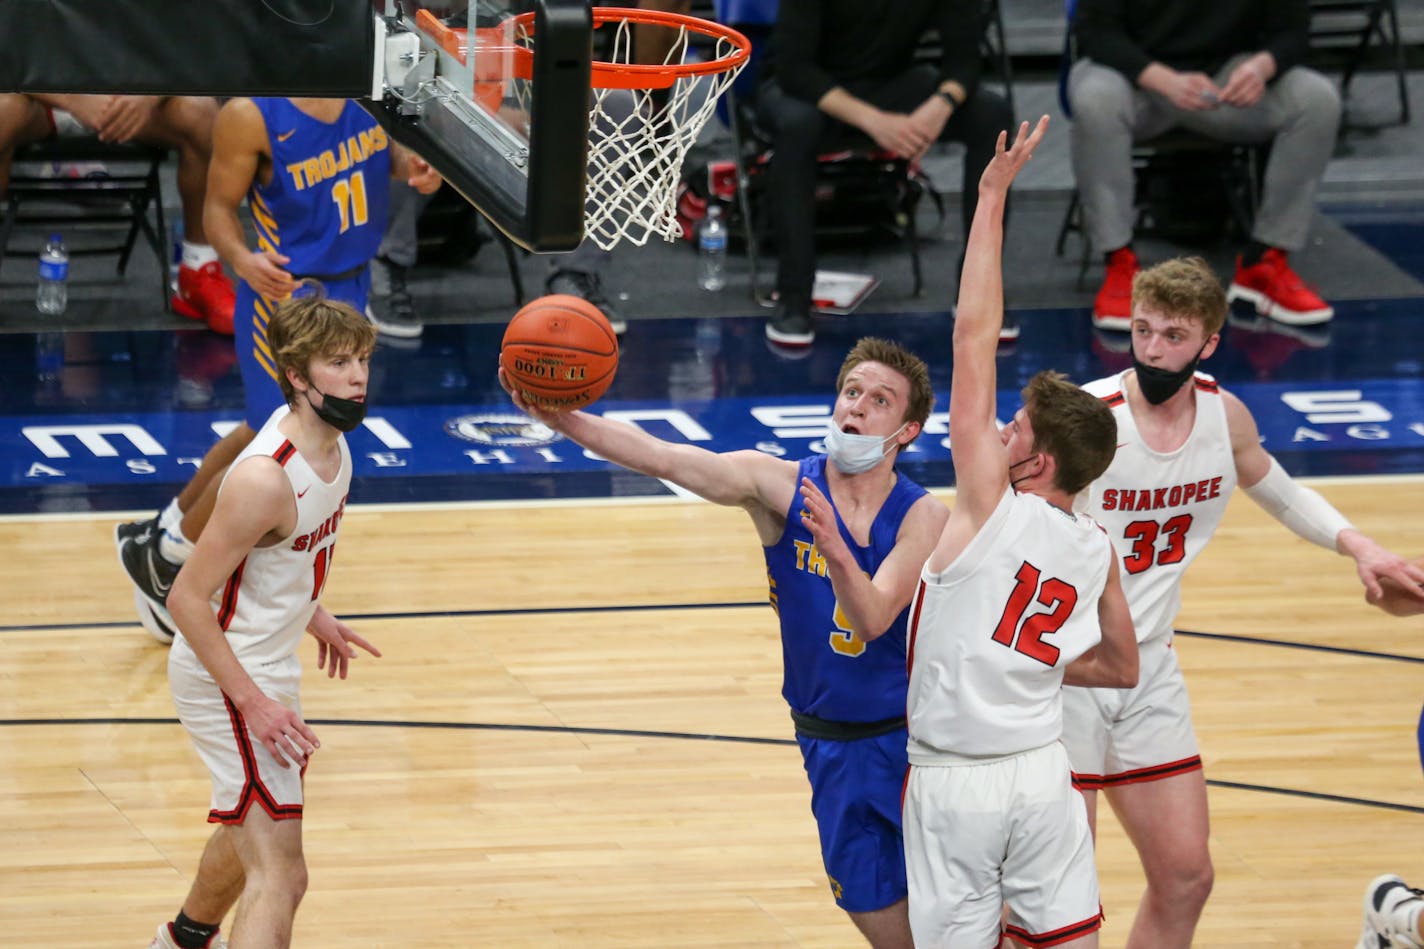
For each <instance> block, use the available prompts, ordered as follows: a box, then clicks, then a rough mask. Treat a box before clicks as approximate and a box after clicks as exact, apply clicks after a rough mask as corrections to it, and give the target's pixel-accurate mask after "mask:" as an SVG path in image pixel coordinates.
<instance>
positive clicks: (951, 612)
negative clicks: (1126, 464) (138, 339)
mask: <svg viewBox="0 0 1424 949" xmlns="http://www.w3.org/2000/svg"><path fill="white" fill-rule="evenodd" d="M1112 558H1113V550H1112V545H1111V544H1110V543H1109V542H1108V539H1107V537H1106V536H1105V535H1104V534H1103V531H1102V528H1100V527H1099V526H1098V525H1097V524H1096V523H1094V522H1093V520H1092V519H1091V518H1089V517H1087V516H1085V515H1082V514H1073V513H1070V512H1068V511H1064V510H1061V509H1060V508H1056V507H1054V506H1053V505H1051V504H1049V503H1048V502H1047V501H1045V500H1043V499H1042V498H1040V497H1038V496H1037V495H1033V494H1017V493H1015V492H1014V491H1013V490H1012V489H1007V490H1005V492H1004V496H1003V497H1002V498H1001V499H1000V500H999V504H998V506H997V507H995V508H994V512H993V514H991V515H990V516H989V519H988V520H987V521H985V522H984V526H983V527H981V528H980V529H979V532H978V533H977V534H975V535H974V538H973V539H972V540H971V541H970V542H969V545H968V546H967V547H965V548H964V550H963V552H961V553H960V555H959V556H958V557H956V558H955V559H954V562H953V563H951V564H950V565H949V566H948V567H947V568H945V569H944V570H943V571H942V572H940V573H932V572H931V571H930V570H929V569H928V565H926V568H925V570H924V571H923V572H922V573H921V575H920V586H919V589H918V590H917V591H916V593H915V598H914V600H913V602H911V604H910V642H909V664H910V692H909V697H908V699H907V701H906V713H907V715H908V718H909V728H910V743H909V752H910V762H911V763H912V764H928V765H933V764H945V763H952V762H955V761H961V760H964V759H970V758H988V757H1002V756H1007V755H1014V754H1019V753H1020V752H1024V751H1028V750H1030V749H1033V748H1039V747H1042V746H1044V745H1047V744H1050V743H1051V742H1054V741H1057V740H1058V737H1059V735H1060V734H1061V733H1062V730H1063V708H1062V701H1061V698H1060V692H1061V686H1062V684H1063V671H1064V669H1065V668H1066V667H1067V665H1068V663H1070V662H1072V661H1073V660H1074V659H1076V658H1078V657H1079V656H1081V655H1082V654H1083V653H1085V652H1087V651H1088V650H1089V649H1091V648H1092V647H1093V646H1095V645H1097V643H1098V641H1099V640H1101V638H1102V630H1101V628H1100V627H1099V625H1098V599H1099V598H1100V597H1101V596H1102V592H1103V586H1104V584H1105V583H1106V582H1107V575H1108V569H1109V568H1110V566H1111V564H1112Z"/></svg>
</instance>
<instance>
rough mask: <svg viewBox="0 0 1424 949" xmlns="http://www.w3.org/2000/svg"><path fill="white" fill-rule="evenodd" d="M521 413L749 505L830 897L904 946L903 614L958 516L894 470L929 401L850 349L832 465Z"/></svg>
mask: <svg viewBox="0 0 1424 949" xmlns="http://www.w3.org/2000/svg"><path fill="white" fill-rule="evenodd" d="M500 382H501V384H503V385H504V387H505V390H506V391H508V392H509V393H510V397H511V398H512V399H513V400H514V403H515V405H517V406H518V407H519V408H521V409H522V410H524V411H525V412H527V413H528V414H529V415H531V416H532V417H534V418H536V419H538V420H539V421H540V422H543V423H544V424H545V425H547V426H549V427H550V428H551V429H554V430H555V431H557V432H559V433H561V434H562V435H563V436H564V437H566V438H569V439H571V440H572V441H574V442H577V443H578V444H580V445H582V446H584V447H585V448H589V449H591V450H593V451H594V452H597V453H598V454H599V455H600V456H602V457H603V458H606V459H608V460H609V461H611V462H613V463H614V464H618V465H622V466H623V467H625V468H631V469H632V470H634V471H640V472H642V473H643V474H647V475H651V476H653V477H655V478H661V479H663V480H666V481H671V482H674V483H676V484H678V485H681V486H682V487H683V488H685V489H687V490H689V491H691V492H693V493H694V494H697V495H699V496H700V497H703V498H705V499H707V500H708V501H711V502H713V503H715V504H723V505H727V506H731V507H742V508H745V509H746V511H747V513H748V514H749V515H750V516H751V519H752V524H753V526H754V527H755V528H756V532H757V537H758V538H760V540H761V543H762V548H763V552H764V554H765V556H766V565H767V576H768V578H769V581H770V584H771V591H770V593H771V604H772V607H773V608H774V609H775V610H776V612H777V616H778V617H779V619H780V623H781V643H782V659H783V663H784V666H785V670H784V680H783V685H782V695H783V696H784V697H785V698H786V702H787V704H788V705H790V706H791V718H792V721H793V722H794V723H795V727H796V740H797V743H798V744H799V745H800V746H801V754H802V758H803V759H804V761H805V765H806V774H807V776H808V777H809V778H810V781H811V811H812V813H813V814H814V815H815V817H816V824H817V827H818V828H819V829H820V837H821V857H822V860H823V862H824V864H825V867H826V874H827V876H828V877H829V878H830V884H831V892H832V893H833V894H834V895H835V899H836V903H837V904H839V905H840V907H841V908H842V909H844V910H845V911H846V912H847V913H848V914H850V917H851V919H852V921H853V922H854V923H855V925H856V926H857V927H858V928H859V929H860V931H861V932H862V933H863V934H864V935H865V937H866V939H867V940H869V942H870V944H871V945H872V946H874V947H876V949H910V947H911V945H912V943H911V939H910V924H909V916H908V913H907V910H906V893H907V889H906V884H905V853H904V843H903V840H902V836H901V831H900V788H901V785H902V783H903V781H904V778H905V771H906V768H907V759H906V751H905V747H906V744H905V743H906V730H905V693H906V688H907V681H908V680H907V674H906V671H905V627H906V607H907V606H908V604H909V602H910V597H911V596H912V595H913V594H914V590H915V584H916V582H917V581H918V580H919V575H920V568H921V566H922V565H923V564H924V562H925V559H926V557H928V556H929V553H930V551H931V550H932V549H933V548H934V544H935V541H936V540H937V539H938V538H939V534H940V530H941V529H942V528H943V526H944V524H945V521H946V519H947V518H948V516H949V512H948V510H947V509H946V508H945V506H944V505H943V504H942V503H940V501H939V500H937V499H936V498H934V497H933V496H931V495H929V494H927V493H926V492H925V490H924V488H922V487H920V486H919V485H917V484H915V483H914V482H912V481H910V480H909V479H908V478H906V477H905V476H904V475H902V474H900V473H899V472H897V471H896V470H895V459H896V458H897V457H898V456H899V454H900V451H901V450H902V449H904V448H905V447H906V446H907V445H909V444H910V443H911V442H913V441H914V440H915V438H916V437H918V436H919V434H920V432H921V430H922V429H923V428H924V424H925V420H926V419H927V418H929V414H930V408H931V406H932V404H933V402H934V393H933V391H932V390H931V388H930V379H929V370H928V369H927V368H926V367H925V364H924V363H923V362H922V361H920V359H918V358H917V357H916V356H914V355H912V354H911V353H909V352H907V351H906V350H904V349H902V348H901V347H900V346H898V345H896V344H894V343H890V342H886V341H884V340H879V339H869V338H867V339H862V340H860V341H859V342H858V343H856V345H855V347H854V348H853V349H851V351H850V353H849V354H848V355H847V356H846V358H845V362H844V363H843V364H842V365H841V370H840V374H839V376H838V378H837V380H836V393H837V394H836V401H835V407H834V409H833V411H832V415H831V424H830V426H829V428H828V429H827V432H826V439H825V445H826V455H825V456H822V455H813V456H812V457H809V458H805V459H802V460H801V461H799V462H795V461H788V460H786V459H783V458H777V457H774V456H772V455H768V454H766V453H764V452H760V451H751V450H746V451H732V452H723V453H721V454H718V453H714V452H710V451H707V450H705V449H702V448H698V447H695V446H693V445H679V444H672V443H669V442H665V441H663V440H661V439H659V438H655V437H654V436H652V435H650V434H648V433H647V432H645V431H643V430H642V429H640V428H637V427H635V426H633V425H629V424H626V423H623V422H618V421H613V420H611V419H607V418H602V417H600V416H597V415H592V414H589V413H587V412H565V413H557V414H555V413H549V412H544V411H541V410H539V409H537V408H535V407H534V406H532V405H529V404H528V403H527V402H525V401H524V400H523V399H522V398H521V397H520V396H519V395H518V394H517V393H516V392H515V391H514V390H513V389H512V387H511V384H510V382H509V380H508V379H507V377H506V376H505V375H504V372H503V370H501V372H500Z"/></svg>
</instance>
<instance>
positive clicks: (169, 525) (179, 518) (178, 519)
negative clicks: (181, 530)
mask: <svg viewBox="0 0 1424 949" xmlns="http://www.w3.org/2000/svg"><path fill="white" fill-rule="evenodd" d="M182 522H183V512H182V510H180V509H179V507H178V499H177V498H176V497H175V498H174V499H173V500H171V501H169V502H168V506H167V507H165V508H164V509H163V510H162V511H160V512H159V514H158V529H159V530H160V531H166V530H177V529H178V525H179V524H181V523H182Z"/></svg>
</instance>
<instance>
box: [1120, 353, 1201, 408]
mask: <svg viewBox="0 0 1424 949" xmlns="http://www.w3.org/2000/svg"><path fill="white" fill-rule="evenodd" d="M1205 350H1206V343H1202V348H1201V349H1198V350H1197V354H1196V355H1195V356H1194V357H1192V361H1191V362H1189V363H1187V364H1186V365H1185V366H1183V367H1182V368H1181V369H1178V370H1177V371H1176V372H1171V371H1170V370H1167V369H1158V368H1157V367H1156V366H1149V365H1147V364H1146V363H1144V362H1142V361H1141V360H1140V359H1138V358H1137V347H1136V346H1134V347H1133V348H1132V368H1133V369H1134V370H1136V372H1137V387H1138V388H1139V389H1141V390H1142V397H1143V398H1144V399H1146V400H1147V401H1148V402H1151V403H1152V404H1153V405H1161V404H1162V403H1163V402H1166V401H1167V400H1168V399H1170V398H1171V397H1172V396H1174V395H1176V394H1177V390H1178V389H1180V388H1181V387H1182V385H1183V384H1184V383H1185V382H1186V381H1187V380H1188V379H1190V378H1191V377H1192V373H1194V372H1196V371H1197V365H1198V364H1199V363H1200V362H1201V358H1202V353H1203V352H1204V351H1205Z"/></svg>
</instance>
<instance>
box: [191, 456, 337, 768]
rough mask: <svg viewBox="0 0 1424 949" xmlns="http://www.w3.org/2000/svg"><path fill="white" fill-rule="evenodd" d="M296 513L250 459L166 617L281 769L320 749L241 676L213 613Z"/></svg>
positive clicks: (232, 477)
mask: <svg viewBox="0 0 1424 949" xmlns="http://www.w3.org/2000/svg"><path fill="white" fill-rule="evenodd" d="M296 520H297V505H296V501H295V500H294V499H293V497H292V489H291V482H289V481H288V480H287V477H286V475H284V474H283V473H282V469H281V467H280V466H279V465H278V464H277V463H276V462H275V461H273V460H272V459H270V458H249V459H247V460H245V461H243V462H241V463H239V464H238V465H236V466H235V467H234V468H232V469H231V471H230V472H229V473H228V476H227V480H226V481H225V482H224V484H223V489H222V492H221V493H220V494H218V500H217V506H216V507H215V508H214V509H213V515H212V519H211V520H210V521H209V522H208V529H207V530H205V531H203V534H202V537H200V538H199V540H198V543H197V546H196V547H194V549H193V554H192V556H191V557H189V558H188V560H187V562H185V563H184V564H183V569H182V570H180V571H179V572H178V578H177V579H176V580H174V581H173V590H172V591H171V592H170V593H169V595H168V609H169V612H171V613H172V614H173V620H174V622H176V623H177V624H178V628H179V629H180V630H182V632H183V637H184V638H185V639H186V640H187V641H188V644H189V645H190V646H192V647H193V652H194V653H196V654H197V656H198V659H199V660H201V661H202V663H203V667H204V668H205V669H207V670H208V674H209V675H211V676H212V677H213V679H214V681H216V682H217V684H218V688H220V689H222V691H223V694H224V695H226V696H227V697H228V698H230V699H231V700H232V702H233V704H234V705H236V706H237V710H238V711H239V712H241V713H242V717H243V718H244V719H246V721H247V727H248V730H249V731H251V732H252V734H253V736H254V737H255V738H257V740H258V741H260V742H261V743H262V744H263V745H264V746H265V747H266V748H267V750H268V751H270V752H271V753H272V756H273V757H274V758H276V759H277V761H278V762H279V763H281V764H282V766H283V767H286V766H287V765H286V761H285V760H284V759H283V755H282V753H283V752H285V753H286V755H287V757H290V758H291V759H292V760H293V761H295V762H297V763H298V764H302V763H303V762H304V761H305V760H306V756H307V755H309V754H311V752H312V751H314V750H316V748H317V747H319V746H320V742H318V741H317V737H316V733H315V732H313V731H312V730H311V729H310V728H308V727H307V724H306V723H305V722H304V721H302V719H301V716H299V715H298V714H297V713H296V712H293V711H292V710H291V709H289V708H287V707H286V706H284V705H282V703H280V702H278V701H276V700H275V699H272V698H269V697H268V696H266V695H265V694H263V692H262V690H261V688H259V687H258V685H257V683H256V682H254V681H253V680H252V677H251V676H250V675H248V674H247V670H245V669H244V668H242V664H241V663H240V662H238V660H237V656H236V655H235V654H234V653H233V651H232V647H231V646H229V645H228V642H227V636H226V635H225V634H224V633H223V630H222V627H221V626H219V625H218V620H217V615H216V614H215V613H214V612H213V606H212V602H211V601H212V597H213V594H214V593H216V592H217V591H218V589H219V588H220V587H222V585H223V584H224V583H226V582H227V579H228V577H230V576H232V574H233V571H235V570H236V569H237V568H238V565H239V564H241V563H242V561H243V559H244V558H245V557H246V556H247V555H248V553H250V552H251V551H252V549H253V548H254V547H256V546H257V545H258V544H259V543H260V542H261V541H262V539H263V538H264V537H266V536H267V535H268V534H272V533H275V534H286V533H289V532H290V531H291V530H293V529H294V527H295V525H296Z"/></svg>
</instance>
